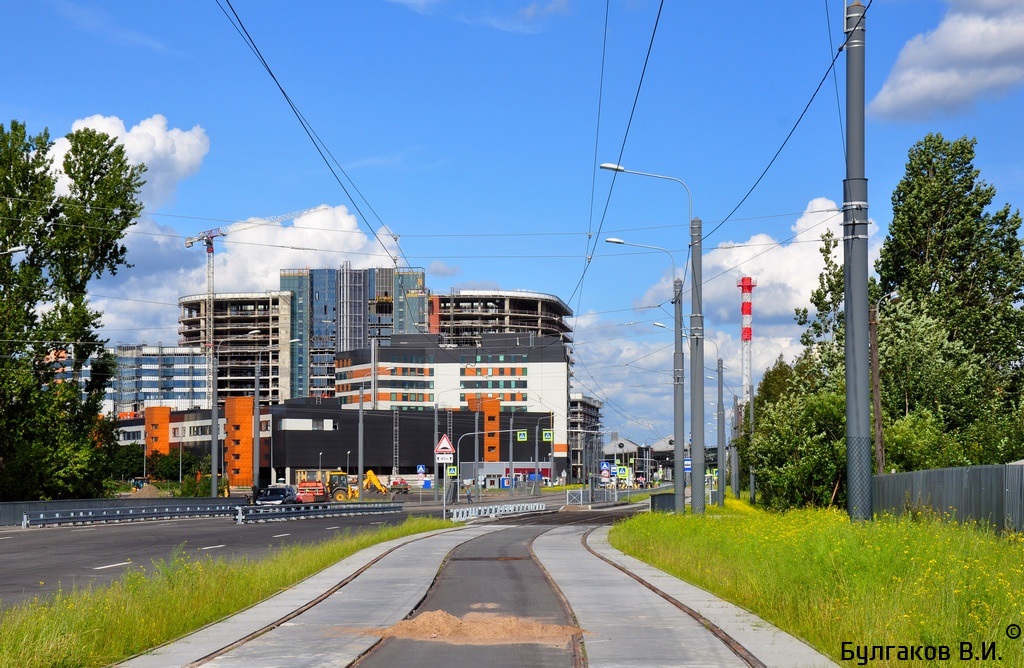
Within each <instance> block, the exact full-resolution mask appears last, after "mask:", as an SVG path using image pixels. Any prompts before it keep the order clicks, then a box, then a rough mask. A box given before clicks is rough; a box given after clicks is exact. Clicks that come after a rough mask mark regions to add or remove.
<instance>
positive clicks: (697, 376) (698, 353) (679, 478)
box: [601, 162, 704, 513]
mask: <svg viewBox="0 0 1024 668" xmlns="http://www.w3.org/2000/svg"><path fill="white" fill-rule="evenodd" d="M601 169H607V170H610V171H612V172H622V173H624V174H635V175H637V176H647V177H650V178H653V179H662V180H664V181H674V182H676V183H678V184H679V185H681V186H682V187H683V188H684V189H685V190H686V200H687V216H688V218H687V219H688V220H689V221H690V237H691V247H692V248H691V251H692V260H691V263H692V264H691V266H692V267H693V278H694V280H693V292H692V294H691V300H693V303H692V304H691V310H692V311H693V314H692V315H691V316H690V328H691V329H690V365H691V367H692V369H691V374H690V375H691V378H690V383H691V386H690V395H691V396H690V420H691V422H692V423H693V424H694V425H699V427H698V428H697V429H694V430H693V445H694V452H693V453H692V455H693V460H694V461H693V475H694V479H695V480H697V479H699V480H703V476H704V459H703V457H704V405H703V402H704V381H703V373H702V371H701V369H703V368H704V345H703V338H704V316H703V315H702V314H701V303H702V300H701V294H702V293H701V290H702V288H701V284H700V249H701V245H700V237H701V222H700V219H697V218H694V217H693V193H691V192H690V187H689V186H688V185H686V183H685V182H684V181H683V180H682V179H677V178H675V177H674V176H664V175H662V174H651V173H649V172H639V171H634V170H630V169H626V168H625V167H623V166H622V165H617V164H615V163H608V162H606V163H602V164H601ZM694 234H696V243H694ZM660 250H665V249H660ZM666 252H668V251H666ZM669 255H671V253H669ZM672 276H673V278H675V266H674V259H673V269H672ZM674 287H675V291H674V293H675V294H674V301H675V321H676V325H675V326H676V332H675V336H676V342H675V343H676V350H675V353H674V355H673V365H674V367H675V368H674V370H673V376H674V377H673V385H674V386H675V388H676V390H675V393H674V397H673V398H674V407H675V410H674V417H673V421H674V423H675V424H674V426H673V431H674V432H675V434H674V436H673V438H674V445H675V449H674V458H675V462H674V464H673V474H672V477H673V479H674V485H675V504H676V512H680V513H681V512H683V511H684V510H685V507H686V500H685V499H686V497H685V490H684V489H683V487H684V483H685V480H686V478H685V475H686V474H685V473H684V472H683V468H684V465H683V458H684V457H685V451H684V447H685V440H684V439H685V438H686V433H685V432H684V430H683V426H684V425H683V412H684V406H683V404H684V400H683V315H682V313H683V312H682V289H683V283H682V280H681V279H679V278H675V281H674ZM698 339H699V341H698ZM698 357H699V364H698V360H697V359H695V358H698ZM698 390H699V391H698ZM694 408H696V412H695V411H694ZM698 444H699V446H700V452H699V453H698V452H696V448H697V446H698ZM698 454H699V455H700V459H699V460H698V457H697V455H698ZM698 467H699V468H698ZM698 474H699V476H700V477H699V478H698ZM701 489H702V491H701V494H699V495H694V494H693V493H692V492H691V493H690V508H691V510H692V511H693V512H694V513H699V512H704V495H703V487H702V488H701ZM698 496H699V497H700V505H699V506H698V505H695V504H696V503H697V501H696V499H697V497H698Z"/></svg>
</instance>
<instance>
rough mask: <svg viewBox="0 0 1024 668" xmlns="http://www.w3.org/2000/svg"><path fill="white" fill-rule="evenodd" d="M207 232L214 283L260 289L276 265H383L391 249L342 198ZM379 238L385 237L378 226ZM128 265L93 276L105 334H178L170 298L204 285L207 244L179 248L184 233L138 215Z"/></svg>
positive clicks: (274, 277)
mask: <svg viewBox="0 0 1024 668" xmlns="http://www.w3.org/2000/svg"><path fill="white" fill-rule="evenodd" d="M240 227H242V226H240V225H238V226H234V228H232V227H231V226H229V227H228V228H227V230H228V234H227V235H226V236H223V237H215V238H214V241H213V243H214V290H215V291H216V292H218V293H223V292H263V291H266V290H277V289H279V287H280V270H281V269H293V268H303V267H338V266H340V265H341V264H342V263H343V262H344V261H345V260H349V261H350V262H351V263H352V266H353V267H356V268H361V267H371V266H389V265H390V264H391V260H390V256H389V255H388V254H387V253H386V252H385V251H384V250H383V249H382V248H381V246H380V244H379V243H378V242H377V240H376V239H374V238H373V237H372V236H371V235H369V234H367V233H366V232H364V231H362V230H360V229H359V228H358V223H357V221H356V218H355V217H354V216H353V215H352V214H351V213H349V211H348V209H347V208H346V207H344V206H334V207H330V206H321V207H318V208H316V209H315V210H313V211H311V212H309V213H306V214H304V215H301V216H299V217H298V218H296V219H295V221H294V223H293V224H283V225H282V224H278V223H270V224H265V225H256V226H254V227H251V228H248V229H239V228H240ZM379 236H380V237H381V239H383V240H385V241H388V242H389V252H391V253H394V250H395V249H394V245H393V241H391V239H392V237H391V236H390V235H388V234H387V233H386V230H383V231H382V233H380V234H379ZM125 241H126V245H127V247H128V261H129V262H131V263H132V264H133V265H134V267H132V268H129V269H123V270H121V271H120V272H118V274H117V275H116V276H113V277H109V278H104V279H102V280H100V281H97V282H96V283H95V284H94V285H93V286H92V290H91V292H92V293H93V303H94V304H95V305H96V306H97V307H98V308H100V309H101V310H103V311H104V317H103V324H104V336H107V337H108V338H110V339H111V340H113V341H141V340H146V341H148V342H150V343H154V342H155V341H158V340H160V341H163V342H164V343H170V342H172V341H176V340H177V334H176V330H177V317H178V310H177V303H178V298H179V297H182V296H185V295H195V294H202V293H205V292H206V252H205V246H204V245H203V244H202V243H199V244H196V245H194V246H193V247H192V248H185V243H184V235H183V234H181V233H180V232H177V231H176V230H173V229H171V228H168V227H164V226H160V225H158V224H156V223H154V222H153V221H152V220H151V219H148V218H144V219H143V220H142V221H140V222H139V224H138V225H136V226H135V228H133V230H132V231H131V232H130V233H129V234H128V235H127V236H126V238H125Z"/></svg>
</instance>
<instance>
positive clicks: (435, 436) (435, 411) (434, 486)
mask: <svg viewBox="0 0 1024 668" xmlns="http://www.w3.org/2000/svg"><path fill="white" fill-rule="evenodd" d="M437 443H438V436H437V404H436V403H435V404H434V447H437ZM437 483H438V479H437V455H434V479H433V480H432V481H431V483H430V486H431V487H433V488H434V501H437Z"/></svg>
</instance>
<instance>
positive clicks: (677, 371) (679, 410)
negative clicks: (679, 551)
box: [601, 165, 692, 513]
mask: <svg viewBox="0 0 1024 668" xmlns="http://www.w3.org/2000/svg"><path fill="white" fill-rule="evenodd" d="M601 167H602V168H604V165H601ZM605 241H606V242H608V243H610V244H619V245H621V246H636V247H639V248H650V249H652V250H660V251H664V252H665V253H668V256H669V258H670V259H671V260H672V303H673V304H674V305H675V318H674V320H675V351H674V352H673V353H672V407H673V410H672V414H673V425H672V431H673V438H674V439H675V444H674V452H675V456H674V461H673V463H672V480H673V485H674V494H675V507H676V512H677V513H682V512H683V511H685V510H686V489H685V487H686V477H685V476H686V473H684V468H685V463H684V462H683V458H684V457H685V452H684V450H683V446H684V439H683V434H684V433H685V431H684V424H683V415H684V399H683V391H684V390H683V281H682V279H681V278H679V277H678V276H676V259H675V256H674V255H672V253H671V251H669V250H668V249H667V248H662V247H661V246H647V245H644V244H634V243H629V242H628V241H623V240H622V239H616V238H614V237H610V238H608V239H605ZM654 324H655V325H656V326H661V327H664V325H662V324H661V323H654ZM691 503H692V501H691Z"/></svg>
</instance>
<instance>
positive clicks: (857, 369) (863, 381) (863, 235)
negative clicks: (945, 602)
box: [843, 2, 871, 521]
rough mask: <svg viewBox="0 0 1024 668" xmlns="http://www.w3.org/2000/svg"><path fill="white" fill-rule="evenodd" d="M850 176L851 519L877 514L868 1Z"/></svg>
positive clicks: (846, 241)
mask: <svg viewBox="0 0 1024 668" xmlns="http://www.w3.org/2000/svg"><path fill="white" fill-rule="evenodd" d="M846 34H847V39H846V46H845V50H846V117H847V123H846V179H845V180H844V181H843V282H844V288H843V300H844V303H845V306H846V309H845V311H846V341H845V353H846V479H847V484H848V487H847V509H848V510H849V513H850V520H851V521H858V520H860V521H863V520H870V519H871V417H870V411H869V408H868V406H869V403H870V400H869V394H870V390H869V387H868V384H869V375H870V369H869V368H868V317H867V316H868V182H867V179H866V178H865V176H864V6H863V5H861V4H860V3H859V2H854V3H852V4H851V5H849V6H848V7H847V10H846Z"/></svg>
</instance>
